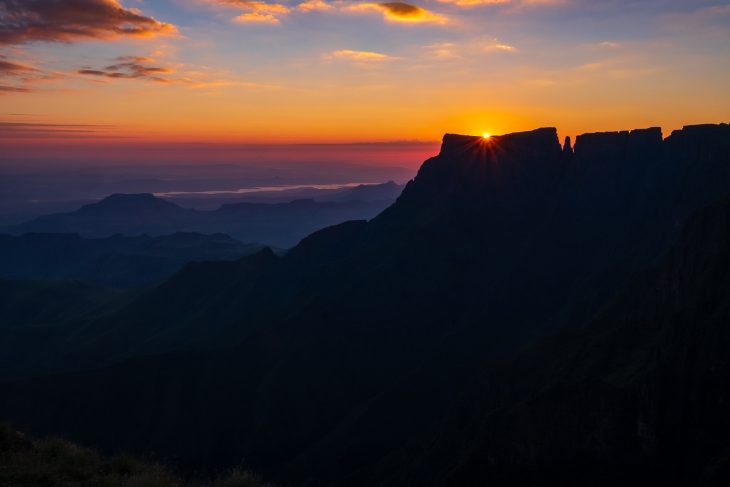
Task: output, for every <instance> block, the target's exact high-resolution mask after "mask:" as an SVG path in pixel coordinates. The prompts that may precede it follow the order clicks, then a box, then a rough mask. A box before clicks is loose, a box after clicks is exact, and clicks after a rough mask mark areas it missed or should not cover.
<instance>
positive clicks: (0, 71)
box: [0, 54, 62, 95]
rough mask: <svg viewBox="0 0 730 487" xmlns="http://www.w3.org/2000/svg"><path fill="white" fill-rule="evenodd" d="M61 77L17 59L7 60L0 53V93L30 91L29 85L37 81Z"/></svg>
mask: <svg viewBox="0 0 730 487" xmlns="http://www.w3.org/2000/svg"><path fill="white" fill-rule="evenodd" d="M60 77H62V76H61V75H60V74H58V73H53V72H47V71H44V70H42V69H39V68H37V67H35V66H32V65H30V64H27V63H23V62H19V61H11V60H8V58H7V57H5V56H3V55H2V54H0V80H2V82H3V84H2V86H0V95H2V94H8V93H30V92H32V91H34V90H33V89H32V87H31V86H30V85H32V84H33V83H36V82H39V81H49V80H54V79H59V78H60Z"/></svg>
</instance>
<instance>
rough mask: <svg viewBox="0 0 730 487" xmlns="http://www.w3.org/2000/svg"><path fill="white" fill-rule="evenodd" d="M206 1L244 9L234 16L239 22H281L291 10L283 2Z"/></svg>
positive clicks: (249, 0) (247, 0)
mask: <svg viewBox="0 0 730 487" xmlns="http://www.w3.org/2000/svg"><path fill="white" fill-rule="evenodd" d="M206 3H212V4H215V5H219V6H222V7H228V8H233V9H237V10H239V11H243V13H241V14H238V15H236V16H235V17H234V18H233V20H234V21H235V22H238V23H255V24H279V23H280V20H279V19H280V17H281V16H282V15H286V14H288V13H289V12H290V11H291V9H290V8H289V7H288V6H287V5H284V4H282V3H269V2H264V1H258V0H206Z"/></svg>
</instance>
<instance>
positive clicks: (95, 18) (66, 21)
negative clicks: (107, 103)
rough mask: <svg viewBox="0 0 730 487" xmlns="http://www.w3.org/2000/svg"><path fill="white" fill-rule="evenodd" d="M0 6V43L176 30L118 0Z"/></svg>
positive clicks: (49, 0)
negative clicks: (0, 20)
mask: <svg viewBox="0 0 730 487" xmlns="http://www.w3.org/2000/svg"><path fill="white" fill-rule="evenodd" d="M2 7H3V8H2V14H3V22H2V23H0V45H3V44H5V45H9V44H22V43H26V42H32V41H51V42H70V41H76V40H80V39H109V38H114V37H120V36H136V37H144V36H153V35H158V34H171V33H174V32H176V28H175V26H173V25H172V24H168V23H165V22H161V21H159V20H157V19H155V18H153V17H149V16H145V15H143V14H142V13H141V12H140V11H139V10H137V9H133V8H125V7H123V6H122V5H121V4H120V3H119V2H118V1H117V0H64V1H62V2H59V1H55V0H33V1H5V2H3V3H2Z"/></svg>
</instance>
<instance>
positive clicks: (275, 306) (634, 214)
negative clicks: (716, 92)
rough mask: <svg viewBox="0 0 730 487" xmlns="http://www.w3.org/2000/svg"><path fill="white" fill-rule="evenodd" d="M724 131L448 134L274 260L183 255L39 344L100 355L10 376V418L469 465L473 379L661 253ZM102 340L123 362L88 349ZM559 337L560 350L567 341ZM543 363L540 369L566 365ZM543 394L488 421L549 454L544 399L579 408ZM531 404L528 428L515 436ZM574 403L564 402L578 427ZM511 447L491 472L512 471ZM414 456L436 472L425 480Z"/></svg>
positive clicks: (367, 481) (305, 468)
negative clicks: (385, 191)
mask: <svg viewBox="0 0 730 487" xmlns="http://www.w3.org/2000/svg"><path fill="white" fill-rule="evenodd" d="M729 144H730V127H728V126H727V125H717V126H709V127H687V128H685V129H683V130H682V131H679V132H676V133H674V134H672V135H671V136H670V137H669V138H667V139H666V140H662V138H661V135H660V133H659V131H658V130H657V129H649V130H642V131H632V132H622V133H609V134H590V135H583V136H580V137H579V138H578V140H576V144H575V148H574V150H568V149H567V148H566V149H563V147H561V145H560V143H559V141H558V138H557V133H556V131H555V130H554V129H539V130H536V131H532V132H525V133H518V134H511V135H505V136H498V137H492V138H490V139H488V140H485V139H483V138H479V137H464V136H451V135H449V136H446V137H445V138H444V144H443V146H442V150H441V153H440V154H439V155H438V156H436V157H434V158H432V159H429V160H428V161H426V162H425V163H424V165H423V167H422V168H421V170H420V171H419V173H418V175H417V176H416V177H415V178H414V180H413V181H412V182H410V183H409V184H408V186H407V188H406V189H405V190H404V192H403V194H402V195H401V197H400V198H399V199H398V200H397V202H396V203H395V204H393V205H392V206H391V207H389V208H388V209H387V210H385V211H384V212H383V213H381V214H380V215H379V216H378V217H376V218H375V219H373V220H371V221H368V222H354V223H348V224H344V225H339V226H336V227H331V228H328V229H325V230H322V231H320V232H316V233H314V234H313V235H311V236H310V237H308V238H307V239H305V240H304V241H303V242H302V243H301V244H300V246H298V247H296V248H294V249H293V250H291V251H290V252H289V253H288V254H287V255H285V256H283V257H275V256H273V255H271V254H260V255H258V256H254V257H250V258H247V259H244V260H242V261H238V262H236V263H232V264H220V265H216V266H205V267H204V268H201V267H199V266H197V267H191V268H188V269H187V270H185V271H183V273H182V274H180V275H178V276H177V277H175V278H173V279H172V280H171V281H169V284H168V285H165V286H162V287H159V288H157V290H152V291H150V292H149V293H145V294H144V295H143V296H141V297H139V298H138V299H137V300H135V302H133V303H130V304H129V305H128V306H127V307H126V308H125V309H123V310H121V311H118V310H110V311H109V312H108V313H107V314H105V315H103V316H102V317H100V318H99V319H98V320H96V321H95V322H93V323H85V324H84V325H83V326H82V327H80V328H76V329H74V328H73V327H71V326H70V325H69V328H67V329H64V330H68V333H67V334H66V335H62V336H61V337H60V338H61V339H60V340H59V341H58V344H57V346H58V350H57V351H56V353H57V356H51V358H57V359H58V362H56V363H57V364H61V365H62V366H65V367H66V369H65V370H67V371H68V370H69V369H73V368H74V366H78V364H83V366H85V367H87V368H92V369H93V368H96V369H95V370H87V371H75V372H69V373H68V374H66V375H64V376H61V377H53V378H50V379H49V378H39V379H36V380H31V381H20V382H16V383H13V384H5V385H4V386H5V387H4V391H6V397H3V401H0V415H2V416H4V417H8V418H13V419H15V420H16V421H17V422H18V423H19V424H20V425H21V426H23V427H26V429H30V430H31V431H33V429H34V428H35V430H38V431H39V432H41V433H58V434H63V435H64V436H67V437H71V438H74V439H78V440H81V441H85V442H87V443H101V444H102V446H106V447H108V448H117V447H119V446H120V445H121V446H123V447H125V448H128V449H132V450H136V451H141V452H144V451H149V450H154V451H156V452H163V454H165V455H167V456H170V457H173V458H178V459H180V462H181V463H182V464H184V465H186V466H195V467H198V466H200V467H207V466H210V465H211V464H214V463H215V464H216V466H218V465H226V464H230V463H233V462H236V461H239V460H240V459H241V458H246V459H247V460H248V462H250V464H251V465H252V467H254V468H255V469H256V470H258V471H262V472H264V473H268V474H271V475H272V476H277V477H279V479H280V480H283V481H286V482H287V483H291V484H295V485H301V484H304V485H306V484H307V482H309V485H337V486H345V485H346V486H348V487H353V486H357V485H398V486H406V485H427V483H426V482H424V481H423V479H424V478H425V479H435V478H447V477H448V478H452V477H449V475H448V473H449V472H466V473H465V475H471V473H470V472H474V470H470V469H464V470H460V469H459V467H460V465H461V464H460V461H461V460H462V459H469V460H471V459H473V461H474V462H476V463H479V462H485V463H489V462H490V461H491V460H490V458H493V457H494V458H496V457H495V456H494V455H491V453H490V452H491V450H490V448H485V449H481V444H480V443H479V442H472V441H470V440H471V439H473V437H472V433H473V432H474V431H475V429H474V428H470V427H465V426H464V425H465V423H464V422H460V420H459V418H461V419H465V420H466V419H471V418H476V419H475V420H474V421H475V423H473V424H467V426H473V425H474V424H481V423H480V421H482V419H483V417H482V416H481V415H480V414H479V411H477V413H475V414H474V415H473V416H468V417H467V416H459V414H458V411H459V410H460V407H461V406H464V405H465V404H466V405H469V404H472V402H469V399H468V398H470V397H472V396H471V395H470V393H472V392H473V391H474V390H475V388H476V390H477V395H479V393H480V392H482V391H481V389H479V388H480V387H482V386H481V385H480V384H481V382H480V381H479V379H480V378H481V376H482V375H483V374H490V373H491V374H497V375H498V374H499V373H500V372H501V371H503V370H505V369H504V367H505V366H506V367H509V364H510V363H512V361H513V360H514V359H515V358H516V357H517V356H518V354H519V352H520V350H523V349H524V348H525V347H528V346H530V344H534V343H536V342H539V341H541V340H542V339H544V338H545V337H546V336H554V335H555V334H556V333H559V334H564V333H566V332H569V333H570V334H571V335H572V334H574V333H581V331H582V330H584V329H586V327H590V326H592V325H591V323H595V320H596V318H597V317H598V316H600V315H601V313H602V312H603V311H604V310H605V309H607V308H608V307H609V306H610V305H611V304H612V303H614V302H615V301H616V299H619V298H620V296H621V293H622V291H623V289H625V288H626V286H627V285H630V284H631V283H632V280H633V279H634V277H635V276H636V275H637V273H640V272H642V271H644V270H645V269H647V268H650V267H652V266H654V265H655V264H656V263H657V262H659V261H661V259H663V258H665V257H666V255H667V251H668V249H669V248H670V247H671V245H672V244H673V243H674V242H676V240H677V237H678V235H679V229H680V228H681V227H682V225H683V224H684V223H685V222H686V221H687V218H688V216H689V215H690V214H691V213H693V212H694V211H696V210H698V209H700V208H701V207H703V206H706V205H708V204H710V203H712V202H714V201H717V200H719V199H721V198H722V197H725V196H728V195H729V194H730V190H729V189H728V188H730V173H728V168H729V167H730V152H729V151H728V145H729ZM701 250H702V249H701V248H700V251H701ZM221 267H224V268H225V269H222V268H221ZM239 269H240V270H242V271H241V274H239V273H238V272H237V270H239ZM201 270H204V271H205V272H201ZM209 270H210V271H211V272H208V271H209ZM213 270H214V271H215V272H213ZM242 274H245V276H244V275H242ZM218 275H223V276H226V278H224V279H218V278H216V276H218ZM630 314H631V310H630V309H629V310H628V313H627V315H626V316H627V317H626V319H624V318H620V319H618V322H620V323H626V322H628V321H627V320H628V316H629V315H630ZM646 316H648V317H650V316H652V315H651V313H649V314H647V315H646ZM668 319H669V318H668ZM110 330H113V331H114V333H111V334H110V333H109V331H110ZM59 334H61V332H59ZM652 336H654V335H650V338H651V337H652ZM597 337H598V339H600V338H601V337H602V335H601V334H600V333H599V334H598V335H597ZM612 343H613V342H611V343H605V349H604V348H602V350H604V351H605V352H606V353H607V354H608V355H609V356H611V355H612V354H613V353H614V352H616V353H620V352H621V350H623V349H622V348H621V347H620V346H618V347H613V348H612V347H611V345H612ZM618 343H619V345H620V343H621V341H620V340H618ZM602 346H603V345H602ZM703 346H704V345H703ZM97 350H104V351H105V352H106V353H105V354H104V355H105V357H102V358H101V359H102V360H103V359H104V358H107V359H108V357H114V358H115V359H116V360H118V363H117V364H115V365H114V366H113V367H111V368H101V365H109V364H108V362H103V361H102V362H93V361H92V362H89V360H90V359H91V358H96V359H99V357H96V356H95V355H94V351H97ZM555 350H556V351H554V352H550V354H551V357H558V356H562V355H560V354H561V351H562V350H564V348H563V347H558V348H557V349H555ZM140 351H142V352H144V354H145V356H144V357H140V356H139V353H140ZM700 352H701V350H700ZM28 353H31V352H30V351H29V352H28ZM692 353H695V352H694V351H693V352H692ZM697 353H699V352H697ZM651 360H653V358H652V357H648V358H647V356H644V357H639V359H637V361H636V362H630V365H631V367H630V368H629V369H627V370H628V372H631V371H632V370H633V371H634V372H636V371H641V370H646V369H647V368H648V367H650V366H651V364H652V363H651ZM535 363H537V364H539V365H540V366H541V368H540V370H544V371H545V372H546V373H547V372H549V371H550V370H555V369H559V368H560V367H562V366H563V364H562V362H560V361H558V362H550V361H544V362H543V361H536V362H535ZM556 363H557V365H556V366H555V367H553V365H555V364H556ZM505 364H507V365H505ZM568 365H571V364H568ZM485 371H486V372H485ZM637 373H638V372H637ZM540 379H541V378H540V377H538V379H537V380H534V381H532V380H527V381H526V382H525V384H526V385H524V386H522V387H523V388H524V389H529V388H530V387H531V386H532V384H537V385H538V386H539V385H541V384H543V383H542V382H540ZM599 379H601V377H599ZM511 384H512V382H510V383H509V384H506V385H504V384H502V383H499V384H498V385H497V386H495V388H492V389H488V390H487V391H486V393H485V394H484V395H487V396H491V395H492V393H495V392H497V393H499V394H500V397H506V398H510V397H517V400H519V399H521V398H522V397H531V396H530V395H529V394H528V395H527V396H511V395H510V394H506V393H505V391H504V390H503V387H504V388H509V387H511ZM69 390H70V391H74V394H69V393H68V391H69ZM585 390H586V391H588V389H585ZM591 390H593V389H591ZM579 391H580V389H579ZM554 397H556V398H558V400H557V401H558V402H556V403H555V404H556V406H555V408H554V409H549V408H547V409H543V410H542V411H543V412H544V414H542V413H541V414H542V415H540V414H538V415H536V416H534V417H533V416H531V415H529V414H528V416H521V415H520V414H519V413H520V411H521V410H517V411H516V412H514V411H512V412H510V411H508V412H506V413H505V416H503V417H506V418H515V423H512V422H510V421H511V420H510V421H504V422H503V423H499V425H498V428H497V430H498V432H499V434H500V438H503V439H505V442H507V444H508V447H509V448H513V447H514V450H509V449H507V450H505V451H509V452H516V453H515V455H516V456H515V457H514V458H517V459H520V458H521V457H519V456H517V455H518V454H523V453H524V452H527V455H528V456H530V458H537V457H538V456H539V455H542V454H544V455H545V456H542V457H540V458H542V459H548V460H549V459H550V458H552V457H551V456H550V454H551V453H552V452H556V454H557V453H560V451H561V448H562V443H560V442H555V443H550V445H551V447H550V448H549V449H545V447H544V446H543V445H546V444H548V443H545V442H544V441H543V440H545V441H547V440H546V439H550V438H552V436H553V434H554V433H555V434H557V433H556V432H555V431H554V430H551V429H550V425H551V424H553V422H552V418H553V416H551V415H552V413H553V412H556V411H558V412H559V411H573V410H572V409H570V404H566V402H569V400H570V399H571V396H569V395H563V396H560V395H556V396H554ZM595 397H598V398H600V397H602V396H600V394H599V395H597V396H595ZM652 397H654V396H652ZM664 397H665V396H662V395H659V396H656V398H657V399H656V400H657V401H663V400H665V399H663V398H664ZM464 398H467V399H464ZM132 400H133V402H134V404H132V403H131V401H132ZM666 400H667V401H674V399H671V398H670V399H666ZM561 401H563V402H561ZM599 402H600V401H599ZM474 404H480V405H482V406H483V407H484V408H485V409H486V408H487V405H485V403H483V402H478V403H477V402H474ZM526 404H527V405H526V406H525V404H521V407H526V408H528V412H529V407H530V406H529V403H526ZM578 404H581V405H582V404H583V403H578ZM499 406H505V407H507V406H509V404H499ZM578 409H580V408H578ZM453 411H457V413H454V412H453ZM578 412H580V411H578ZM593 412H594V413H595V414H596V415H598V419H599V420H600V419H601V417H605V418H608V419H611V420H612V418H613V416H611V415H610V414H607V415H605V416H601V414H603V413H604V412H605V410H602V409H597V410H594V411H593ZM451 414H455V415H456V417H457V420H456V422H452V420H451V419H449V418H451V417H452V416H450V415H451ZM556 414H557V413H556ZM521 417H526V418H528V419H529V421H533V420H534V421H535V422H536V423H535V428H534V429H532V428H530V429H528V430H527V432H525V430H524V429H522V428H521V426H520V424H517V423H519V421H517V420H518V419H519V418H521ZM571 417H572V415H571V414H565V415H562V416H560V419H561V421H568V423H565V424H567V425H568V426H570V424H571V423H569V421H570V419H571ZM575 417H576V418H581V416H578V415H577V414H576V416H575ZM445 418H447V419H445ZM582 418H583V419H585V416H582ZM589 419H590V418H589ZM526 421H527V420H526ZM529 421H528V422H527V424H530V423H529ZM668 421H669V420H668ZM598 422H599V423H600V421H598ZM102 424H103V428H102ZM561 424H562V423H561ZM667 424H668V425H669V427H671V426H673V425H672V424H671V423H667ZM540 425H542V426H544V428H543V429H539V428H538V426H540ZM627 425H628V426H627ZM622 427H626V428H628V427H637V428H638V426H636V424H633V423H632V424H631V425H629V423H622ZM441 428H444V429H446V430H448V431H450V432H451V433H452V434H453V435H454V436H452V437H449V438H450V441H449V443H448V444H449V445H450V446H451V448H450V450H451V451H452V452H453V453H454V457H449V458H450V459H451V460H453V462H454V463H451V464H446V465H444V470H438V468H437V467H438V465H437V462H435V461H433V459H432V458H426V457H424V452H427V451H429V450H430V447H431V446H432V442H433V439H434V438H436V437H439V436H438V435H439V433H440V429H441ZM501 428H504V429H501ZM642 428H643V426H642ZM533 430H534V431H539V434H538V433H536V436H534V437H533V436H530V434H529V433H530V431H533ZM99 431H104V432H105V434H104V437H100V436H99V434H98V432H99ZM488 431H492V430H488ZM582 432H583V430H580V429H577V428H576V429H571V428H567V427H566V428H564V431H562V433H563V434H564V435H565V436H563V437H562V438H563V439H564V440H565V442H567V443H570V442H572V441H575V442H577V443H570V444H579V445H580V444H582V443H581V441H583V440H584V439H585V438H589V439H591V438H594V437H595V436H590V430H589V434H588V436H587V437H584V436H581V434H582ZM523 433H524V434H523ZM556 438H557V437H556ZM598 438H599V439H600V440H601V441H603V440H604V439H605V438H604V437H602V436H598ZM645 438H650V436H646V437H645ZM112 439H113V440H112ZM512 439H514V441H515V443H514V444H513V443H512ZM533 440H534V441H533ZM494 444H495V445H501V444H502V443H494ZM465 445H467V446H465ZM490 445H491V443H490ZM515 445H516V446H515ZM665 445H666V448H674V446H673V445H674V444H673V443H671V442H667V443H665ZM465 448H469V450H468V451H467V450H466V449H465ZM548 450H549V451H548ZM565 451H570V450H568V449H567V448H566V449H565ZM474 452H476V453H475V454H474V456H471V453H474ZM480 452H487V455H481V454H478V453H480ZM609 453H610V454H607V455H603V456H599V457H598V460H597V462H599V463H600V466H602V467H605V468H606V469H608V470H611V468H612V467H613V466H614V465H616V462H617V461H618V460H617V458H619V457H620V454H621V452H618V451H616V447H615V444H614V446H611V447H610V451H609ZM614 454H615V455H614ZM490 455H491V456H490ZM510 458H513V457H509V458H506V459H504V458H503V457H500V462H502V463H500V464H499V465H498V466H497V467H495V468H502V467H504V468H503V469H502V470H501V471H502V472H507V473H508V474H512V473H513V472H514V470H510V468H508V467H510V465H508V462H509V461H510ZM565 458H568V457H565ZM620 458H623V457H620ZM620 458H619V459H620ZM632 458H644V457H632ZM656 458H662V459H666V458H669V457H656ZM541 461H542V460H541ZM662 461H666V460H662ZM546 462H547V460H546ZM548 463H549V462H548ZM424 464H427V465H433V467H434V469H435V470H436V471H435V472H434V469H431V470H428V469H426V471H427V473H431V474H434V473H436V474H438V475H440V477H436V476H433V475H428V474H426V475H424V476H423V477H418V476H417V473H418V469H417V466H418V465H420V466H422V465H424ZM565 465H566V466H565V468H568V469H569V468H570V462H569V461H566V462H565ZM590 465H593V464H590ZM688 468H694V467H688ZM477 470H478V469H477ZM540 471H541V470H539V469H538V470H536V472H540ZM587 471H590V470H587ZM492 472H493V471H489V472H488V475H491V473H492ZM474 475H475V477H474V478H475V479H478V480H479V481H480V482H481V481H482V480H484V478H481V477H479V476H478V474H477V473H474ZM454 478H455V477H454ZM461 480H463V478H461ZM467 480H468V478H467ZM487 480H489V479H487ZM508 480H509V479H507V481H508ZM528 480H533V479H531V478H530V479H528ZM454 484H455V485H469V484H468V483H467V482H461V483H459V482H458V481H455V483H454ZM437 485H438V484H437ZM444 485H445V484H444ZM479 485H482V483H479Z"/></svg>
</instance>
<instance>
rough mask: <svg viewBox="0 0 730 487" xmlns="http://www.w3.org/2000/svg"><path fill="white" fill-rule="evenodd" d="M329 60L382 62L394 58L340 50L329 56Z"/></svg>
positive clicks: (378, 54)
mask: <svg viewBox="0 0 730 487" xmlns="http://www.w3.org/2000/svg"><path fill="white" fill-rule="evenodd" d="M325 57H327V58H328V59H346V60H350V61H358V62H380V61H388V60H390V59H393V57H392V56H389V55H387V54H383V53H381V52H374V51H356V50H352V49H340V50H338V51H333V52H331V53H329V54H328V55H327V56H325Z"/></svg>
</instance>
